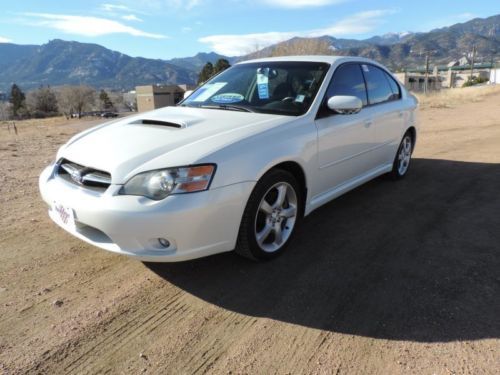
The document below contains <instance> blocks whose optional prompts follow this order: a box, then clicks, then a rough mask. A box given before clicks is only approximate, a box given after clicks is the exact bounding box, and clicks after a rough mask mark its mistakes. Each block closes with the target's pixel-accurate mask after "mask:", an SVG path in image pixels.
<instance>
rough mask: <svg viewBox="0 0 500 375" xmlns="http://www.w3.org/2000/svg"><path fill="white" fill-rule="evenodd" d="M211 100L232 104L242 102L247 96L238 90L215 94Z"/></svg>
mask: <svg viewBox="0 0 500 375" xmlns="http://www.w3.org/2000/svg"><path fill="white" fill-rule="evenodd" d="M210 100H211V101H212V102H214V103H218V104H230V103H239V102H242V101H243V100H245V97H244V96H243V95H241V94H238V93H236V92H228V93H225V94H219V95H215V96H213V97H212V99H210Z"/></svg>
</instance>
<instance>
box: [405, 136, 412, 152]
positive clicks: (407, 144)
mask: <svg viewBox="0 0 500 375" xmlns="http://www.w3.org/2000/svg"><path fill="white" fill-rule="evenodd" d="M410 151H411V142H410V140H408V139H407V140H405V152H406V153H407V154H409V153H410Z"/></svg>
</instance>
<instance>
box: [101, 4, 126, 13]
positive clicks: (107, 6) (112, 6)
mask: <svg viewBox="0 0 500 375" xmlns="http://www.w3.org/2000/svg"><path fill="white" fill-rule="evenodd" d="M101 9H102V10H105V11H107V12H114V11H129V10H130V8H129V7H128V6H126V5H121V4H108V3H104V4H101Z"/></svg>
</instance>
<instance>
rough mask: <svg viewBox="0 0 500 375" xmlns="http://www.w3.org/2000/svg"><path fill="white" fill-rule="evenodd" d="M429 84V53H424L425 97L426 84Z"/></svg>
mask: <svg viewBox="0 0 500 375" xmlns="http://www.w3.org/2000/svg"><path fill="white" fill-rule="evenodd" d="M428 82H429V51H427V52H426V53H425V82H424V94H425V95H427V84H428Z"/></svg>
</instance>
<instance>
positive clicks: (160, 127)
mask: <svg viewBox="0 0 500 375" xmlns="http://www.w3.org/2000/svg"><path fill="white" fill-rule="evenodd" d="M287 119H288V120H289V117H288V116H279V115H269V114H260V113H248V112H236V111H229V110H216V109H202V108H188V107H166V108H162V109H159V110H156V111H152V112H148V113H143V114H138V115H135V116H129V117H127V118H124V119H120V120H115V121H112V122H109V123H106V124H103V125H100V126H97V127H94V128H91V129H89V130H87V131H84V132H82V133H80V134H77V135H76V136H74V137H73V138H72V139H70V140H69V141H68V143H66V145H64V146H63V147H62V148H61V150H60V151H59V153H58V156H57V157H58V159H60V158H65V159H68V160H70V161H72V162H75V163H78V164H81V165H84V166H86V167H91V168H95V169H99V170H103V171H106V172H109V173H111V176H112V183H114V184H122V183H124V182H126V181H127V180H128V179H129V178H131V177H132V176H134V175H135V174H137V173H140V172H143V171H147V170H153V169H160V168H166V167H175V166H183V165H189V164H193V163H197V162H201V161H203V162H210V160H203V158H206V157H207V156H209V155H210V154H211V153H213V152H215V151H217V150H220V149H221V148H223V147H225V146H227V145H229V144H232V143H234V142H237V141H239V140H241V139H243V138H246V137H249V136H251V135H254V134H257V133H259V132H262V131H265V130H267V129H269V128H271V127H274V126H276V125H279V124H281V123H284V122H286V121H287ZM144 120H146V121H144ZM155 121H158V122H160V123H159V124H148V122H153V123H154V122H155ZM212 162H214V161H212Z"/></svg>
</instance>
